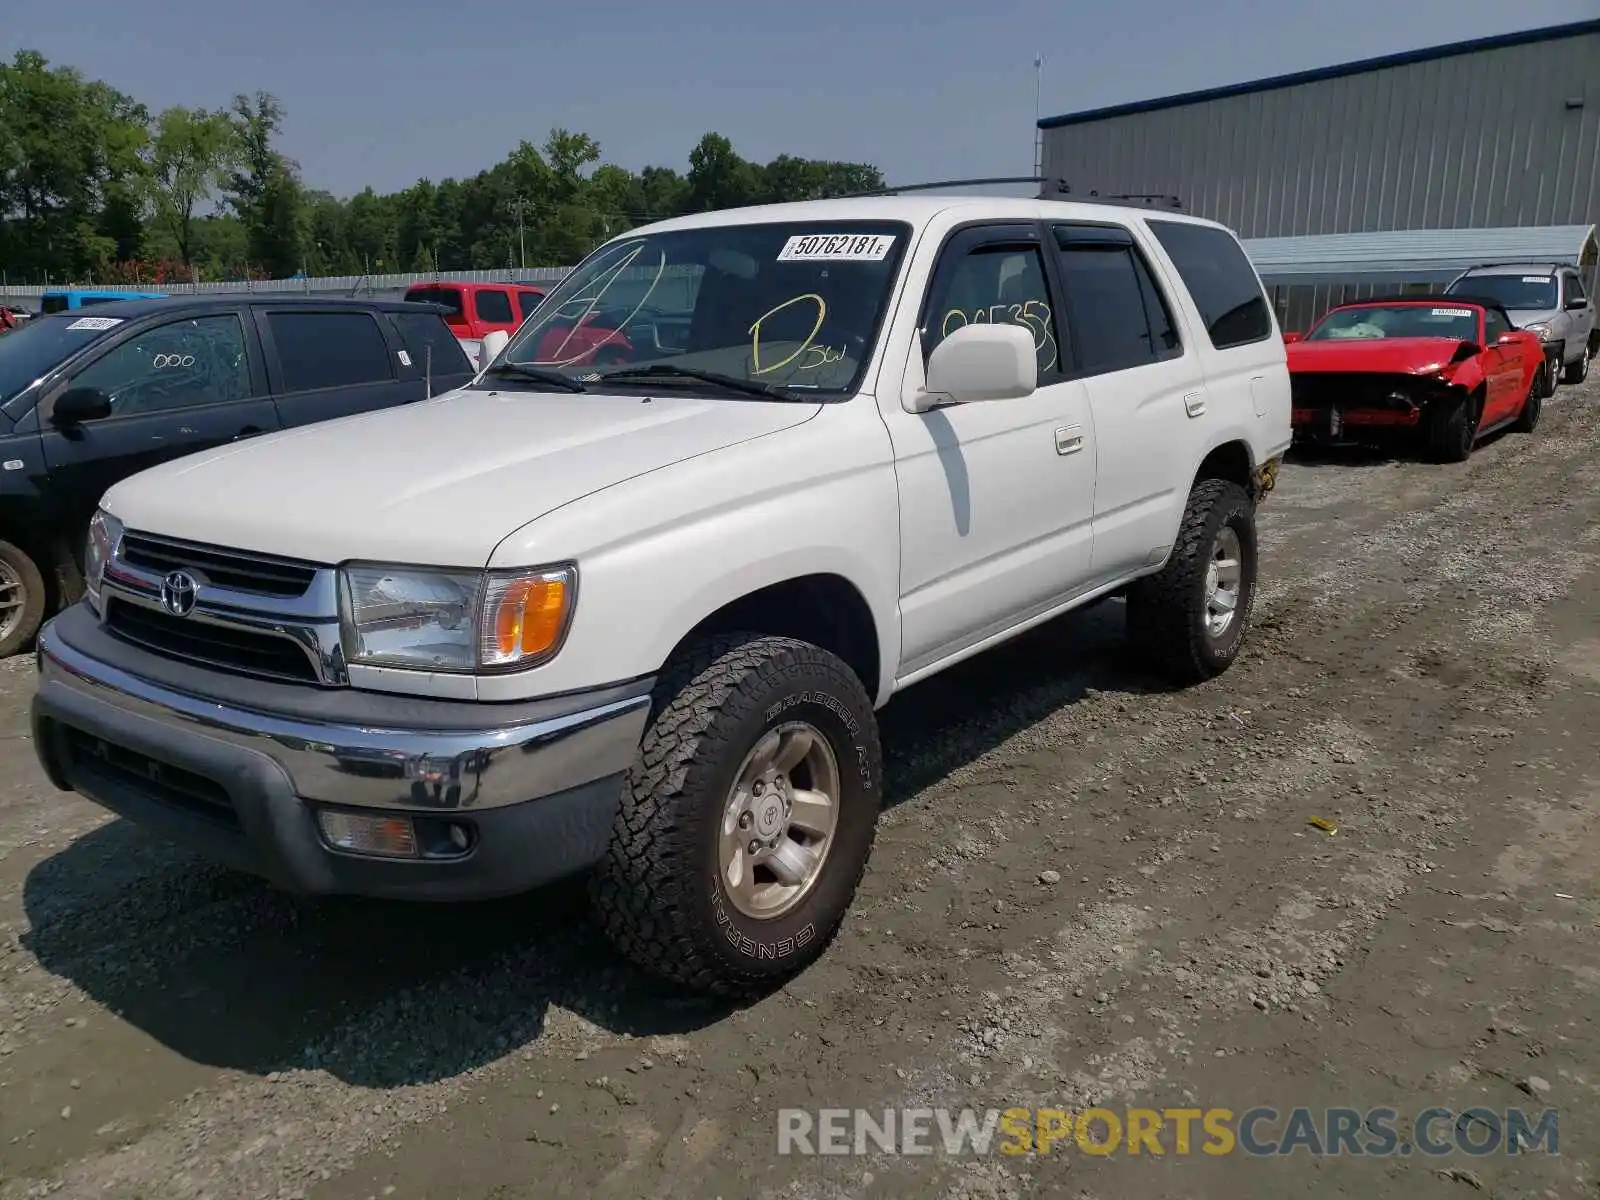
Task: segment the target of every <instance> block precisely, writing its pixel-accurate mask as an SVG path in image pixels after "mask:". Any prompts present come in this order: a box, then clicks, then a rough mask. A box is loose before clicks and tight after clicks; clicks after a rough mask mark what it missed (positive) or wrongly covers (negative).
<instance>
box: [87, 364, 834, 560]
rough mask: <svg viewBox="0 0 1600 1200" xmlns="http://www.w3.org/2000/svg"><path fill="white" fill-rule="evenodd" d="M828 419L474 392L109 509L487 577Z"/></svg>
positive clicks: (286, 552)
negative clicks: (514, 544) (506, 555)
mask: <svg viewBox="0 0 1600 1200" xmlns="http://www.w3.org/2000/svg"><path fill="white" fill-rule="evenodd" d="M820 410H821V405H819V404H814V403H813V404H807V403H798V402H784V401H776V402H766V401H760V400H739V399H716V400H706V399H701V398H694V397H685V396H677V395H667V396H659V395H658V396H653V397H650V398H648V399H647V398H646V397H645V396H643V395H633V396H614V395H603V394H601V395H596V394H581V395H569V394H567V393H564V392H538V391H531V390H523V389H516V388H507V389H504V390H500V389H496V390H493V391H490V390H470V389H469V390H463V391H458V392H451V393H447V394H445V395H443V396H440V397H437V398H436V399H433V400H425V401H421V402H418V403H415V404H409V405H405V406H404V407H401V408H393V409H386V410H382V411H379V412H372V413H362V414H359V415H357V416H353V417H345V418H342V419H339V420H334V421H328V422H324V423H322V424H317V425H309V426H305V427H303V428H300V429H292V430H286V431H284V432H282V433H275V434H268V435H266V436H264V437H261V438H259V439H253V440H251V441H247V442H242V443H237V444H229V445H227V446H222V447H219V448H217V449H215V450H210V451H206V452H203V453H200V454H196V455H192V456H190V457H187V458H182V459H178V460H176V461H174V462H170V463H167V464H164V465H162V466H158V467H152V468H151V469H149V470H147V471H142V472H140V473H139V474H137V475H134V476H131V477H129V478H128V479H125V480H123V481H122V482H120V483H118V484H116V485H115V486H114V487H112V488H111V489H110V490H109V491H108V492H107V493H106V496H105V500H104V504H105V507H106V508H107V509H108V510H109V511H111V512H112V513H113V514H115V515H116V516H117V517H118V518H119V519H120V520H121V521H122V522H123V523H124V524H125V525H126V526H127V527H128V528H130V529H138V530H143V531H145V532H148V533H156V534H165V535H167V536H169V537H175V538H186V539H189V540H191V541H196V542H205V543H209V544H211V545H219V546H228V547H233V548H236V549H241V550H255V551H258V552H260V553H263V554H275V555H280V556H283V557H287V558H297V559H306V560H309V561H312V562H319V563H325V564H334V563H339V562H343V561H345V560H347V559H352V558H361V559H370V560H377V561H383V562H402V563H418V564H428V565H434V566H462V567H481V566H483V564H484V563H486V562H487V561H488V560H489V555H490V553H491V552H492V551H493V550H494V548H495V547H496V546H497V545H498V544H499V543H500V542H501V541H502V540H504V538H505V537H506V536H507V535H508V534H510V533H511V532H512V531H513V530H516V529H518V528H520V527H521V526H523V525H526V524H527V523H528V522H529V521H532V520H534V519H536V518H538V517H540V516H543V515H544V514H545V513H548V512H550V511H551V510H552V509H555V508H559V507H561V506H562V505H564V504H568V503H571V502H572V501H574V500H577V499H580V498H581V497H583V496H586V495H589V494H590V493H592V492H596V491H599V490H601V489H602V488H606V487H610V486H612V485H614V484H618V483H622V482H624V481H625V480H628V479H631V478H633V477H635V476H637V475H642V474H645V473H647V472H650V471H655V470H659V469H660V468H662V467H667V466H671V465H672V464H673V463H677V462H682V461H683V460H684V459H688V458H693V457H695V456H696V455H701V454H708V453H710V452H712V451H714V450H720V449H722V448H724V447H727V446H732V445H735V444H737V443H739V442H743V441H748V440H749V439H751V438H757V437H762V436H764V435H766V434H769V433H776V432H779V431H780V430H783V429H788V428H791V427H793V426H795V425H799V424H801V423H803V422H805V421H807V420H809V419H810V418H811V417H814V416H815V415H816V414H817V413H818V412H819V411H820ZM574 549H575V550H576V549H581V547H574Z"/></svg>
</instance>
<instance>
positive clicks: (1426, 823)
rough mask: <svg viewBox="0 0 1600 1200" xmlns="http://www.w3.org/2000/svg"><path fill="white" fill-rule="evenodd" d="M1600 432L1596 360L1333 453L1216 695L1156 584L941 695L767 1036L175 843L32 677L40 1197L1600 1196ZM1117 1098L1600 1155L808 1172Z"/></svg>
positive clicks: (1138, 1160)
mask: <svg viewBox="0 0 1600 1200" xmlns="http://www.w3.org/2000/svg"><path fill="white" fill-rule="evenodd" d="M1597 451H1600V386H1597V384H1596V383H1593V382H1591V383H1590V384H1589V385H1587V386H1586V387H1585V388H1566V389H1563V390H1562V391H1561V392H1560V393H1559V395H1558V398H1557V399H1556V400H1554V401H1553V402H1551V403H1550V404H1549V405H1548V406H1547V408H1546V412H1545V418H1544V423H1543V424H1542V425H1541V426H1540V428H1539V429H1538V431H1537V432H1536V433H1535V434H1534V435H1532V436H1531V437H1530V436H1523V435H1514V434H1513V435H1507V436H1504V437H1500V438H1496V439H1494V440H1493V441H1491V442H1490V443H1488V444H1486V445H1484V446H1482V447H1480V449H1479V451H1478V452H1477V453H1476V454H1475V455H1474V456H1473V458H1472V459H1471V460H1470V461H1469V462H1468V463H1466V464H1463V465H1461V466H1458V467H1438V466H1428V465H1422V464H1416V463H1393V462H1389V461H1383V460H1379V459H1374V458H1371V457H1351V456H1340V457H1339V458H1337V459H1334V460H1332V461H1327V462H1317V463H1301V464H1297V465H1294V466H1292V467H1291V468H1289V469H1287V470H1286V471H1285V472H1284V474H1283V477H1282V480H1281V484H1280V488H1279V490H1278V492H1277V493H1276V494H1275V495H1274V496H1273V497H1272V498H1271V500H1270V502H1269V503H1268V504H1267V506H1266V507H1265V509H1264V511H1263V514H1262V528H1263V537H1264V539H1265V544H1266V558H1265V564H1264V568H1263V580H1264V583H1263V590H1262V593H1261V595H1260V598H1259V601H1258V605H1257V609H1256V622H1255V627H1254V631H1253V634H1252V639H1251V643H1250V645H1249V648H1248V650H1247V653H1246V656H1245V657H1244V658H1243V659H1242V660H1241V661H1240V663H1239V664H1238V665H1237V666H1236V668H1235V669H1234V670H1233V671H1232V672H1231V673H1229V674H1228V675H1226V676H1225V677H1223V678H1222V679H1220V680H1217V681H1214V682H1213V683H1210V684H1208V685H1206V686H1204V687H1201V688H1198V689H1195V690H1193V691H1189V692H1185V693H1169V692H1164V691H1161V690H1159V689H1156V688H1155V687H1154V686H1153V685H1152V683H1151V682H1150V681H1149V680H1148V679H1145V678H1143V677H1141V676H1139V675H1136V674H1134V673H1132V672H1131V671H1130V670H1129V668H1128V667H1127V665H1126V664H1125V661H1124V654H1123V642H1122V638H1121V617H1120V613H1119V612H1118V606H1117V605H1116V604H1114V603H1113V604H1108V605H1103V606H1101V607H1099V608H1098V609H1096V610H1093V611H1091V612H1089V613H1085V614H1081V615H1078V616H1074V617H1071V618H1068V619H1067V620H1064V621H1062V622H1059V623H1057V624H1056V625H1055V626H1052V627H1050V628H1047V629H1044V630H1041V631H1040V632H1039V633H1037V634H1036V635H1034V636H1031V637H1029V638H1026V639H1024V640H1023V642H1022V643H1021V644H1017V645H1014V646H1012V647H1011V648H1008V649H1006V650H1002V651H999V652H997V653H995V654H993V655H991V656H990V657H988V658H987V659H986V660H984V661H981V662H974V663H972V664H970V665H969V666H968V667H966V668H963V669H959V670H957V671H954V672H951V673H949V674H948V675H946V676H944V677H941V678H940V679H937V680H935V681H932V682H930V683H928V684H926V685H924V686H922V687H920V688H917V689H915V690H913V691H912V692H910V693H908V694H907V695H905V696H904V697H902V698H900V699H898V700H897V701H896V702H895V703H894V704H893V705H891V706H890V708H889V710H888V711H887V712H886V713H885V722H886V736H885V743H886V747H887V751H888V754H889V756H890V762H889V771H890V784H891V790H892V798H893V805H892V808H891V810H890V811H889V812H887V813H886V814H885V818H884V829H883V832H882V834H881V836H880V839H879V842H878V850H877V852H876V855H875V858H874V861H873V865H872V867H871V869H870V871H869V873H868V876H867V880H866V882H865V884H864V886H863V890H862V893H861V895H860V897H859V900H858V904H857V907H856V909H855V911H854V913H853V915H852V917H851V919H850V920H849V921H848V923H847V925H846V927H845V930H844V932H843V933H842V934H841V936H840V938H839V940H838V941H837V942H836V943H835V945H834V946H833V948H832V950H831V951H830V952H829V954H828V955H827V956H826V957H825V958H824V959H823V961H822V962H821V963H820V964H819V965H818V966H817V967H816V968H814V969H813V970H812V971H810V972H809V973H808V974H807V975H805V976H804V977H803V978H802V979H800V980H799V981H798V982H796V983H795V984H794V985H792V986H791V987H790V988H788V989H786V990H785V991H784V992H782V993H780V994H778V995H776V996H774V997H772V998H770V999H768V1000H766V1001H764V1002H763V1003H760V1004H757V1005H755V1006H753V1007H751V1008H748V1009H745V1010H743V1011H734V1012H730V1011H728V1010H727V1009H725V1008H721V1007H717V1006H714V1005H710V1004H707V1003H705V1002H702V1001H699V1000H694V999H689V1000H686V999H684V998H682V997H678V996H673V995H670V994H667V993H665V992H663V991H662V990H661V989H660V988H658V987H656V986H654V985H652V984H650V983H648V982H646V981H643V980H641V979H640V978H639V977H638V976H636V975H634V974H633V973H631V972H630V971H628V970H627V969H625V968H623V967H622V966H620V965H619V964H618V962H617V961H616V960H615V959H614V958H612V957H611V956H610V954H609V953H608V952H607V951H606V950H605V949H604V948H603V946H602V945H601V944H600V943H599V940H598V937H597V935H596V934H595V933H594V932H593V930H592V929H591V927H589V926H588V925H587V924H586V923H585V921H584V919H583V916H582V909H581V907H580V906H578V904H577V903H576V902H575V898H574V896H573V894H572V891H571V889H563V890H561V891H559V892H558V893H556V894H546V895H541V896H537V897H532V898H528V899H523V900H518V901H516V902H513V903H504V904H495V905H490V906H484V907H476V908H468V909H462V908H457V909H449V910H446V909H436V908H426V909H422V910H417V909H410V908H403V907H398V906H392V905H378V904H339V905H332V906H325V907H318V908H315V909H311V910H306V909H303V908H301V907H299V906H296V905H294V904H292V903H290V902H289V901H287V900H286V899H284V898H282V897H281V896H278V895H276V894H274V893H273V892H271V891H268V890H267V889H265V888H264V887H262V886H260V885H258V884H257V883H255V882H253V881H252V880H250V879H248V878H243V877H239V876H235V875H231V874H228V873H226V872H222V871H219V870H216V869H213V868H211V867H209V866H208V865H206V864H204V863H201V862H199V861H196V860H195V859H193V858H190V857H189V856H187V855H185V854H183V853H180V852H178V851H176V850H173V849H171V848H169V847H167V846H165V845H162V844H159V843H156V842H153V841H150V840H147V839H146V838H144V837H143V836H141V835H140V834H138V833H137V832H135V831H134V830H133V829H131V828H130V827H128V826H127V825H125V824H123V823H120V822H116V821H110V820H108V819H107V818H106V817H104V816H103V815H102V814H101V813H100V812H99V811H98V810H97V809H95V808H94V807H93V806H91V805H90V804H88V803H85V802H83V801H81V800H78V799H74V798H72V797H70V796H65V795H62V794H59V793H56V792H53V791H51V790H50V789H49V788H48V786H47V785H46V783H45V782H44V780H43V778H42V776H41V775H40V773H39V771H38V769H37V768H36V766H35V764H34V759H33V751H32V747H31V746H30V744H29V741H28V737H27V727H26V721H25V705H26V702H27V697H28V695H29V689H30V686H31V663H30V662H29V661H27V660H26V659H23V660H13V661H11V662H9V663H7V664H4V666H3V668H0V693H3V697H0V706H3V707H0V762H3V765H4V771H5V778H6V780H7V783H6V786H5V787H4V789H3V790H0V1198H3V1200H15V1198H18V1197H24V1196H33V1195H43V1194H49V1193H53V1194H56V1195H60V1196H90V1195H93V1196H115V1197H139V1196H142V1197H148V1198H151V1200H155V1198H157V1197H159V1198H161V1200H180V1198H185V1197H202V1196H204V1197H215V1198H217V1200H224V1198H226V1200H234V1198H238V1197H277V1196H302V1197H307V1198H308V1200H313V1198H314V1200H333V1198H335V1197H338V1198H343V1197H355V1198H357V1200H359V1198H361V1197H368V1196H372V1197H384V1196H393V1197H396V1198H397V1200H407V1198H412V1197H430V1198H441V1200H442V1198H444V1197H469V1198H487V1197H524V1196H526V1197H541V1198H542V1197H548V1196H553V1195H564V1194H571V1195H593V1196H600V1197H649V1198H652V1200H666V1198H669V1197H671V1198H677V1197H682V1198H684V1200H711V1198H713V1197H723V1198H724V1200H743V1198H746V1197H772V1198H774V1200H833V1198H844V1197H876V1196H918V1197H934V1198H937V1197H962V1198H978V1197H996V1198H998V1197H1022V1196H1059V1197H1080V1198H1082V1197H1095V1198H1111V1197H1174V1198H1177V1197H1198V1196H1206V1197H1211V1196H1215V1197H1219V1198H1220V1197H1227V1198H1229V1200H1233V1198H1252V1197H1262V1198H1267V1197H1271V1198H1273V1200H1278V1198H1281V1197H1284V1196H1289V1195H1296V1194H1302V1193H1307V1192H1313V1191H1314V1192H1315V1194H1317V1195H1319V1196H1321V1195H1334V1196H1339V1195H1360V1196H1362V1197H1364V1198H1366V1197H1390V1196H1396V1197H1398V1196H1405V1197H1406V1198H1407V1200H1428V1198H1431V1197H1462V1198H1464V1197H1466V1196H1468V1195H1469V1194H1471V1193H1472V1192H1474V1191H1482V1192H1484V1193H1486V1194H1488V1195H1492V1196H1499V1197H1518V1198H1521V1197H1576V1196H1594V1195H1596V1194H1597V1193H1600V1185H1597V1182H1596V1180H1597V1178H1600V1176H1597V1174H1596V1172H1597V1169H1600V1160H1597V1158H1596V1156H1597V1155H1600V1139H1597V1138H1596V1136H1595V1132H1594V1131H1595V1128H1596V1126H1595V1122H1596V1119H1597V1118H1600V1105H1597V1103H1596V1099H1597V1086H1600V1043H1597V1030H1596V1028H1595V1012H1596V1002H1597V994H1600V947H1597V943H1596V929H1597V926H1600V887H1597V886H1596V885H1595V883H1594V880H1593V867H1594V864H1595V862H1596V861H1597V860H1600V751H1597V750H1596V746H1597V745H1600V586H1597V585H1600V494H1597V491H1596V485H1597V483H1600V463H1597V461H1596V455H1597ZM1312 816H1317V817H1321V818H1324V819H1325V820H1327V821H1329V822H1331V823H1333V824H1334V825H1336V826H1337V830H1338V832H1337V833H1336V834H1334V835H1329V834H1328V833H1325V832H1322V831H1320V830H1318V829H1317V828H1314V827H1312V826H1310V825H1308V824H1307V821H1308V818H1310V817H1312ZM1046 872H1053V873H1055V874H1046V875H1045V879H1046V880H1049V882H1043V881H1041V878H1040V876H1041V873H1046ZM1519 1084H1520V1085H1522V1087H1523V1088H1525V1089H1527V1092H1528V1094H1525V1093H1524V1091H1523V1090H1519ZM1089 1102H1098V1103H1100V1104H1103V1105H1109V1106H1111V1107H1113V1108H1117V1109H1121V1108H1122V1107H1124V1106H1127V1105H1134V1104H1137V1105H1149V1106H1152V1107H1158V1108H1160V1107H1170V1106H1174V1105H1184V1104H1190V1105H1193V1106H1196V1107H1200V1108H1209V1107H1226V1108H1230V1109H1232V1110H1234V1111H1235V1112H1236V1113H1237V1112H1242V1111H1243V1110H1245V1109H1248V1108H1251V1107H1252V1106H1255V1105H1274V1106H1277V1107H1278V1108H1279V1109H1288V1108H1289V1107H1292V1106H1294V1105H1307V1106H1312V1107H1317V1108H1321V1107H1322V1106H1326V1105H1349V1106H1351V1107H1354V1108H1357V1109H1366V1108H1369V1107H1371V1106H1380V1105H1387V1106H1390V1107H1392V1108H1394V1109H1396V1110H1398V1111H1399V1113H1401V1114H1402V1118H1401V1120H1400V1121H1399V1122H1398V1123H1397V1124H1398V1126H1399V1128H1400V1130H1401V1132H1402V1133H1405V1132H1406V1131H1407V1125H1406V1117H1405V1116H1404V1114H1415V1113H1418V1112H1420V1111H1421V1110H1422V1109H1424V1108H1426V1107H1427V1106H1429V1105H1435V1104H1436V1105H1441V1106H1445V1107H1448V1108H1452V1109H1456V1110H1461V1109H1465V1108H1468V1107H1471V1106H1473V1105H1482V1106H1485V1107H1488V1108H1497V1109H1501V1110H1504V1109H1505V1108H1507V1107H1509V1106H1515V1105H1518V1104H1523V1105H1525V1106H1527V1107H1529V1108H1532V1109H1535V1110H1537V1109H1539V1108H1542V1107H1543V1106H1546V1105H1548V1106H1553V1107H1555V1108H1557V1109H1559V1112H1560V1143H1559V1146H1560V1153H1559V1155H1558V1156H1555V1157H1552V1156H1549V1155H1547V1154H1533V1155H1529V1154H1522V1155H1516V1156H1508V1155H1505V1154H1504V1153H1501V1154H1497V1155H1494V1156H1492V1157H1483V1158H1472V1157H1468V1156H1464V1155H1461V1154H1454V1155H1451V1156H1449V1157H1445V1158H1438V1159H1429V1158H1418V1157H1411V1158H1404V1157H1388V1158H1374V1157H1365V1158H1353V1157H1349V1156H1346V1157H1341V1158H1322V1159H1311V1158H1308V1157H1307V1156H1306V1155H1305V1154H1304V1153H1301V1154H1299V1155H1297V1156H1295V1157H1293V1158H1290V1159H1276V1160H1270V1159H1262V1158H1251V1157H1248V1156H1245V1155H1243V1154H1240V1153H1235V1154H1233V1155H1230V1156H1225V1157H1209V1156H1205V1155H1201V1154H1191V1155H1189V1156H1187V1157H1178V1156H1174V1155H1173V1154H1172V1153H1171V1152H1170V1149H1171V1144H1170V1142H1169V1143H1168V1147H1169V1153H1168V1154H1167V1155H1166V1156H1165V1157H1162V1158H1155V1157H1152V1156H1151V1155H1149V1154H1148V1153H1146V1154H1142V1155H1140V1156H1138V1157H1130V1156H1129V1155H1127V1154H1126V1153H1122V1152H1118V1153H1116V1154H1113V1155H1110V1156H1105V1157H1096V1156H1091V1155H1087V1154H1084V1153H1081V1152H1080V1151H1079V1150H1077V1149H1076V1148H1067V1149H1059V1148H1058V1149H1057V1151H1056V1152H1054V1153H1052V1154H1051V1155H1049V1156H1048V1157H1009V1156H1006V1155H1002V1154H998V1153H991V1154H989V1155H986V1156H978V1157H973V1156H967V1157H952V1156H945V1155H942V1154H935V1155H933V1156H931V1157H894V1156H888V1155H884V1154H882V1153H876V1152H875V1153H872V1154H869V1155H866V1156H861V1157H857V1156H847V1157H797V1156H779V1154H778V1153H777V1150H776V1146H777V1125H778V1118H777V1111H778V1109H779V1108H780V1107H785V1106H798V1107H804V1108H809V1109H813V1110H814V1109H817V1108H822V1107H836V1106H837V1107H849V1106H865V1107H868V1108H871V1109H874V1110H877V1111H879V1112H881V1110H882V1109H883V1108H884V1107H885V1106H903V1105H919V1104H929V1105H950V1106H952V1107H957V1108H959V1107H962V1106H972V1107H975V1108H978V1109H983V1108H986V1107H989V1106H994V1107H999V1108H1004V1107H1006V1106H1009V1105H1060V1106H1063V1107H1066V1108H1070V1109H1074V1110H1077V1109H1081V1108H1082V1107H1083V1106H1085V1105H1086V1104H1088V1103H1089Z"/></svg>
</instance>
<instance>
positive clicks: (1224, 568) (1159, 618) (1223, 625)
mask: <svg viewBox="0 0 1600 1200" xmlns="http://www.w3.org/2000/svg"><path fill="white" fill-rule="evenodd" d="M1256 559H1257V552H1256V518H1255V505H1254V504H1252V503H1251V501H1250V497H1249V496H1248V495H1247V494H1246V493H1245V490H1244V489H1243V488H1242V487H1240V486H1239V485H1238V484H1236V483H1230V482H1228V481H1227V480H1223V479H1203V480H1201V481H1200V482H1199V483H1197V484H1195V486H1194V490H1193V491H1191V492H1190V493H1189V503H1188V506H1187V507H1186V508H1185V509H1184V513H1183V523H1182V524H1181V525H1180V526H1179V527H1178V540H1177V543H1176V544H1175V545H1174V546H1173V548H1172V556H1171V557H1170V558H1169V559H1168V560H1167V565H1166V566H1165V567H1163V568H1162V569H1161V571H1160V572H1159V573H1158V574H1156V575H1152V576H1148V577H1146V578H1144V579H1141V580H1139V581H1138V582H1137V583H1135V584H1134V585H1133V586H1132V587H1131V588H1130V589H1129V590H1128V632H1129V633H1130V635H1132V637H1133V640H1134V641H1135V642H1136V643H1137V645H1138V646H1139V649H1140V651H1141V653H1143V654H1144V655H1145V657H1146V658H1147V659H1148V660H1149V661H1150V663H1151V665H1152V666H1153V667H1155V668H1156V669H1157V670H1159V671H1160V672H1161V673H1162V674H1163V675H1165V676H1167V677H1168V678H1169V679H1171V680H1172V681H1173V682H1175V683H1178V684H1180V685H1188V684H1195V683H1201V682H1203V681H1204V680H1207V679H1211V678H1213V677H1215V676H1217V675H1220V674H1222V672H1224V671H1226V670H1227V669H1228V668H1229V667H1230V666H1232V665H1233V660H1234V659H1235V658H1237V657H1238V656H1239V650H1240V647H1242V646H1243V645H1244V635H1245V629H1246V627H1247V626H1248V624H1249V621H1250V611H1251V608H1252V606H1253V605H1254V603H1255V596H1256Z"/></svg>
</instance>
